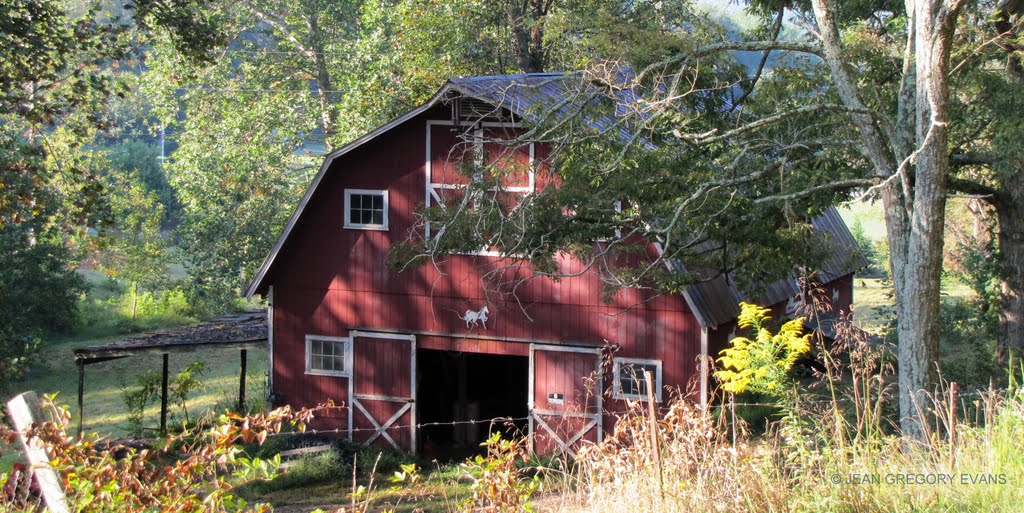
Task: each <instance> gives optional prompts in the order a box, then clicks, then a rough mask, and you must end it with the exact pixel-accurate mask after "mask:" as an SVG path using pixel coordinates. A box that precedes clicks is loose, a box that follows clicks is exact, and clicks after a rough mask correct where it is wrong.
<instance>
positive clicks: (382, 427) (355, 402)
mask: <svg viewBox="0 0 1024 513" xmlns="http://www.w3.org/2000/svg"><path fill="white" fill-rule="evenodd" d="M349 338H351V340H352V355H353V362H352V374H351V376H350V377H349V380H348V397H349V408H348V439H349V441H352V432H353V429H352V424H353V420H354V415H355V410H359V411H360V412H361V413H362V414H363V416H365V417H366V418H367V419H368V420H369V421H370V424H372V425H373V428H374V430H375V432H374V434H373V436H371V437H370V438H369V439H367V440H366V443H367V444H370V443H372V442H373V441H374V440H376V439H377V438H383V439H384V440H386V441H387V442H388V443H389V444H391V446H392V447H394V448H395V450H397V451H402V450H403V449H402V448H401V447H399V445H398V443H396V442H395V440H394V439H393V438H391V435H388V428H390V427H391V425H392V424H394V423H395V422H397V421H398V419H400V418H402V415H404V414H405V413H406V412H409V419H410V421H409V445H410V447H409V451H410V452H412V453H415V452H416V447H417V446H416V432H417V431H418V430H417V429H416V335H403V334H399V333H382V332H377V331H364V330H353V331H351V332H349ZM357 338H380V339H388V340H408V341H409V344H410V348H409V397H399V396H382V395H372V394H357V393H356V389H355V381H356V369H355V361H354V358H355V352H356V339H357ZM360 399H362V400H364V401H385V402H394V403H405V406H402V407H401V408H399V409H398V411H397V412H396V413H395V414H393V415H392V416H391V418H389V419H387V420H386V421H385V422H383V423H381V422H380V421H379V420H377V419H375V418H374V417H373V416H372V415H370V412H369V411H367V410H366V408H365V407H364V406H363V404H362V403H361V402H360Z"/></svg>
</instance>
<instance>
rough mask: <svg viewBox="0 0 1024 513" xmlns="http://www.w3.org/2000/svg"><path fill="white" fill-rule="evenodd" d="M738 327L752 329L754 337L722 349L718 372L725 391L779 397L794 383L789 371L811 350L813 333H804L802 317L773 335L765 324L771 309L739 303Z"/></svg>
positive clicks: (740, 340)
mask: <svg viewBox="0 0 1024 513" xmlns="http://www.w3.org/2000/svg"><path fill="white" fill-rule="evenodd" d="M740 308H741V310H740V315H739V318H738V319H737V326H738V327H739V328H740V329H744V330H746V329H749V330H751V331H752V332H753V334H754V339H753V340H751V339H749V338H746V337H736V338H734V339H732V340H731V341H730V344H729V347H727V348H726V349H723V350H722V356H721V357H720V358H719V359H718V361H719V362H721V363H722V367H723V368H722V369H720V370H717V371H715V377H716V378H717V379H718V380H719V381H721V383H722V389H723V390H725V391H726V392H732V393H740V392H744V391H746V390H751V391H754V392H760V393H764V394H769V395H772V396H774V397H780V396H782V395H783V394H786V393H787V392H788V391H789V390H791V389H792V388H793V386H794V381H793V378H792V377H791V376H790V375H789V371H790V370H791V369H792V368H793V364H794V363H796V361H797V360H798V359H799V358H800V357H801V356H803V355H805V354H807V352H808V351H810V349H811V347H810V335H803V334H802V333H803V329H804V326H803V322H804V321H803V319H802V318H801V319H794V320H792V321H789V322H787V323H785V324H783V325H782V327H781V328H779V332H778V333H777V334H775V335H773V334H772V333H771V332H770V331H768V328H767V326H766V323H767V321H768V319H770V317H769V316H768V314H769V313H770V312H771V310H770V309H767V308H761V307H759V306H757V305H752V304H749V303H740Z"/></svg>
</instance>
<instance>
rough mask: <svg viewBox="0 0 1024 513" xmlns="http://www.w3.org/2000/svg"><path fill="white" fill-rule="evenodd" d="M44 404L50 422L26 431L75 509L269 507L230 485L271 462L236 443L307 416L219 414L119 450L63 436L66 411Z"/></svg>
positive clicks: (298, 423)
mask: <svg viewBox="0 0 1024 513" xmlns="http://www.w3.org/2000/svg"><path fill="white" fill-rule="evenodd" d="M46 410H47V411H49V412H50V414H51V417H52V418H53V420H52V421H48V422H44V423H42V424H41V425H39V426H37V427H35V428H34V429H33V430H32V431H31V432H30V435H31V436H38V437H39V439H40V440H41V441H42V443H44V444H45V445H46V447H48V448H49V450H50V453H51V454H50V456H51V460H52V462H53V466H54V467H55V468H56V470H57V471H58V472H59V474H60V475H61V476H63V477H64V480H65V487H66V490H67V494H68V499H69V503H70V504H71V505H72V507H73V509H74V510H75V511H79V512H93V511H96V512H100V511H102V512H136V511H169V510H168V509H167V508H168V507H172V508H173V511H176V512H181V513H187V512H196V513H199V512H204V513H209V512H243V511H269V506H267V505H265V504H254V505H250V504H248V503H247V502H246V501H244V500H242V499H241V498H240V497H238V496H237V495H236V494H235V492H234V489H235V488H236V486H237V485H238V484H239V483H241V482H245V481H248V480H253V479H267V478H270V477H272V476H273V475H274V473H275V472H276V469H277V464H279V460H274V461H265V460H259V459H255V458H249V457H246V456H244V455H243V453H242V452H241V448H240V445H239V444H243V443H249V444H251V443H256V442H261V443H262V442H263V441H264V440H266V439H267V437H268V436H271V435H273V434H274V433H277V432H280V431H281V429H282V428H285V427H288V426H294V427H296V428H298V429H301V428H302V427H303V426H304V424H305V422H307V421H308V420H309V418H311V416H312V414H313V412H312V411H311V410H301V411H293V410H291V409H289V408H282V409H278V410H274V411H272V412H270V413H266V414H260V415H254V416H249V417H241V416H236V415H226V416H224V417H222V418H221V419H220V420H219V423H218V424H217V425H216V426H215V427H213V428H211V429H210V430H208V431H205V432H192V431H186V432H185V433H182V434H180V435H177V436H174V437H170V438H168V439H166V440H163V441H162V445H161V446H159V447H156V448H153V449H141V450H136V449H128V450H124V449H121V448H119V447H117V446H112V445H111V444H108V443H106V442H104V441H102V440H100V439H99V438H97V437H96V436H95V435H90V436H86V437H72V436H69V435H67V434H66V430H67V427H68V423H69V419H70V414H69V413H68V411H67V409H65V408H59V407H55V406H53V405H52V404H48V405H47V406H46ZM6 500H7V498H6V496H4V497H0V501H6ZM0 504H2V502H0Z"/></svg>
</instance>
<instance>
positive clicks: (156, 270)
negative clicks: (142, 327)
mask: <svg viewBox="0 0 1024 513" xmlns="http://www.w3.org/2000/svg"><path fill="white" fill-rule="evenodd" d="M109 182H110V191H111V192H110V194H109V198H110V209H111V214H112V216H113V218H114V222H115V224H116V229H110V230H107V231H106V232H105V233H104V242H105V247H104V250H105V251H104V252H103V253H102V258H101V259H100V262H101V264H102V266H103V267H104V269H105V271H106V272H107V274H108V275H109V276H110V277H112V278H117V279H119V280H121V281H122V282H124V283H125V284H127V285H128V287H129V293H130V294H131V299H132V315H131V318H132V321H134V320H135V316H136V313H137V305H138V297H139V288H140V286H141V287H144V288H146V289H149V290H154V289H157V288H159V287H160V286H161V285H163V283H162V282H163V281H164V280H165V277H166V275H167V270H168V264H169V260H170V259H169V255H168V253H167V241H166V240H165V239H164V235H163V233H162V232H161V229H160V225H161V221H162V219H163V213H164V209H163V206H162V205H161V204H160V203H159V202H158V199H157V196H156V195H155V194H153V193H151V192H147V191H146V189H145V187H144V186H143V185H142V184H141V183H140V182H139V180H138V179H137V177H136V175H135V174H133V173H129V174H124V175H112V176H111V177H110V178H109Z"/></svg>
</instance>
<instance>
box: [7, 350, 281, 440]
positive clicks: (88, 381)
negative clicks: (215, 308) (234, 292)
mask: <svg viewBox="0 0 1024 513" xmlns="http://www.w3.org/2000/svg"><path fill="white" fill-rule="evenodd" d="M123 337H125V336H123V335H122V336H107V337H103V338H79V337H67V338H61V339H56V340H53V341H50V342H48V343H47V344H45V346H44V348H43V350H42V354H41V358H40V362H41V363H40V364H38V365H36V366H34V367H33V368H32V370H31V371H30V372H29V374H28V375H27V376H26V377H25V379H23V380H22V381H21V382H20V383H17V384H16V385H14V387H13V388H14V390H12V392H23V391H27V390H33V391H35V392H36V393H38V394H57V402H59V403H64V404H67V405H69V406H70V407H71V415H72V422H73V424H74V425H75V426H76V427H77V422H78V418H79V416H80V412H79V411H78V369H77V367H76V366H75V360H74V354H73V353H72V351H73V350H74V349H75V348H78V347H83V346H87V345H92V344H100V343H104V342H109V341H114V340H118V339H119V338H123ZM196 360H200V361H203V362H204V363H206V364H207V367H206V371H205V372H204V374H203V376H202V378H201V379H202V381H203V387H202V388H201V389H200V390H199V391H197V392H196V393H195V394H194V395H193V397H192V398H191V399H189V400H188V401H187V402H186V406H187V408H188V411H189V415H190V416H191V417H193V418H195V415H196V414H199V415H203V414H208V413H211V412H214V411H220V410H223V409H225V408H228V407H230V406H231V405H232V404H233V403H234V402H236V401H237V399H238V378H239V370H240V369H239V366H240V358H239V352H238V351H237V350H224V349H201V350H197V351H195V352H191V353H176V354H171V355H170V358H169V364H170V366H169V370H170V374H171V375H172V377H173V375H174V374H177V373H178V372H180V371H181V370H182V369H183V368H184V367H185V366H186V365H188V364H190V363H192V362H194V361H196ZM160 368H161V356H160V355H158V354H145V355H138V356H131V357H128V358H122V359H120V360H112V361H109V362H103V363H97V364H93V365H88V366H86V367H85V395H84V409H85V416H84V423H83V424H84V429H85V431H87V432H96V433H100V434H104V435H111V436H124V435H126V434H127V432H126V430H125V429H126V425H125V421H126V420H127V409H126V407H125V404H124V401H122V400H121V392H122V390H123V388H124V387H125V386H126V385H131V384H132V383H133V382H134V379H135V377H136V376H138V375H140V374H141V373H143V372H145V371H147V370H154V371H157V372H159V371H160ZM266 385H267V353H266V350H249V355H248V366H247V372H246V397H247V399H248V400H249V402H250V403H252V402H253V401H255V402H258V403H259V404H263V403H264V401H265V397H266ZM168 409H169V416H170V418H171V420H173V421H179V422H180V421H181V420H184V417H183V416H182V412H181V409H180V408H179V407H177V406H169V407H168ZM146 419H147V421H148V422H147V423H146V425H147V427H153V428H157V427H159V423H160V407H159V405H154V406H152V407H150V408H148V409H147V410H146Z"/></svg>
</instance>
